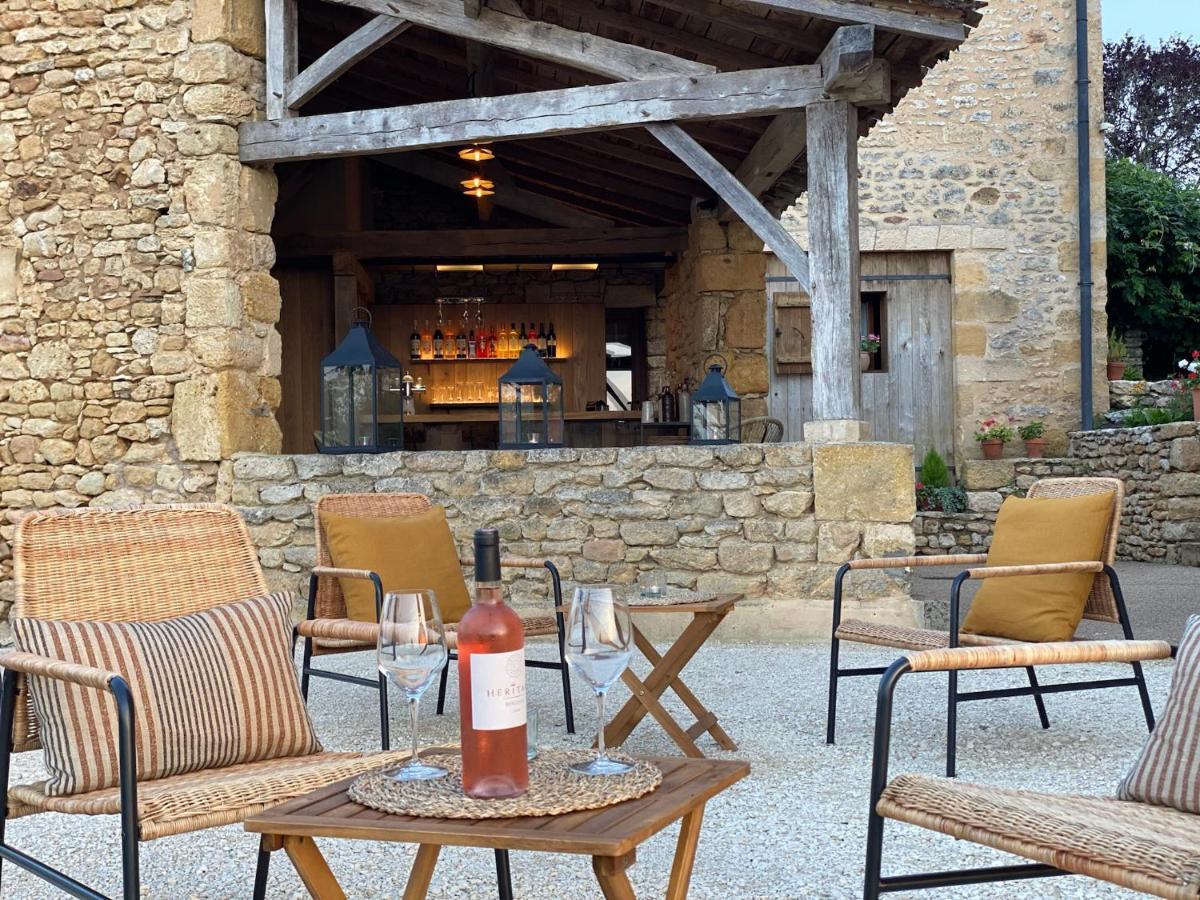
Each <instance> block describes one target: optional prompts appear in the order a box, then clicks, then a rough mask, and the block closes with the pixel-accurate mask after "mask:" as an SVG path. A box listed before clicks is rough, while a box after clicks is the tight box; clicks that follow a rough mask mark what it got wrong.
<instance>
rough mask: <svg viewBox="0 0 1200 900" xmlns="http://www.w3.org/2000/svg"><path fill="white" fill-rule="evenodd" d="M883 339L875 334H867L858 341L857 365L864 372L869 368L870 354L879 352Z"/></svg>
mask: <svg viewBox="0 0 1200 900" xmlns="http://www.w3.org/2000/svg"><path fill="white" fill-rule="evenodd" d="M881 346H883V341H882V339H881V338H880V337H879V335H877V334H868V335H867V336H866V337H865V338H863V339H862V340H860V341H859V342H858V365H859V367H860V368H861V369H862V370H863V371H864V372H865V371H867V369H869V368H871V356H872V355H873V354H875V353H878V352H879V348H880V347H881Z"/></svg>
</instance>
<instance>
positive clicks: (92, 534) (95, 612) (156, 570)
mask: <svg viewBox="0 0 1200 900" xmlns="http://www.w3.org/2000/svg"><path fill="white" fill-rule="evenodd" d="M13 577H14V581H15V583H16V599H15V601H14V603H13V608H12V614H13V615H14V616H25V617H29V618H38V619H67V620H93V621H106V622H152V621H156V620H159V619H169V618H172V617H173V616H182V615H187V614H188V613H194V612H199V611H201V610H205V609H211V608H212V607H214V606H220V605H221V604H224V603H232V602H234V601H236V600H244V599H246V598H248V597H256V596H261V595H262V594H265V593H267V591H268V588H267V583H266V580H265V579H264V578H263V572H262V567H261V566H260V565H259V562H258V553H257V551H255V549H254V544H253V543H252V542H251V540H250V533H249V531H248V530H247V529H246V523H245V522H244V521H243V520H242V517H241V516H240V515H238V513H237V511H236V510H234V509H232V508H230V507H228V506H221V505H219V504H197V505H187V506H184V505H179V506H145V507H139V508H135V509H123V510H109V509H81V510H66V511H63V510H59V511H53V512H37V513H32V514H30V515H28V516H25V517H24V518H23V519H22V520H21V521H20V523H19V524H18V525H17V530H16V535H15V537H14V539H13ZM22 692H23V693H24V686H23V685H22ZM24 699H25V701H26V702H24V703H18V704H17V721H16V723H14V729H13V739H14V743H15V748H14V749H17V750H33V749H36V748H38V747H39V746H40V744H39V743H38V740H37V721H36V717H35V716H34V715H33V707H32V704H31V703H29V702H28V695H26V697H25V698H24Z"/></svg>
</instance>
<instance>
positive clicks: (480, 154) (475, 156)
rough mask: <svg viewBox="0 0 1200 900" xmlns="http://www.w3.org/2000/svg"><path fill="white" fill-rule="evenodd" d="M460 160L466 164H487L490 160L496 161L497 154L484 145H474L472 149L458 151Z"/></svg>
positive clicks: (464, 148) (465, 148)
mask: <svg viewBox="0 0 1200 900" xmlns="http://www.w3.org/2000/svg"><path fill="white" fill-rule="evenodd" d="M458 158H459V159H461V160H464V161H466V162H474V163H481V162H487V161H488V160H489V159H495V158H496V154H495V152H494V151H493V150H492V148H491V147H487V146H484V145H483V144H472V145H471V146H470V147H463V148H462V149H461V150H459V151H458Z"/></svg>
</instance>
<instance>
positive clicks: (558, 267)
mask: <svg viewBox="0 0 1200 900" xmlns="http://www.w3.org/2000/svg"><path fill="white" fill-rule="evenodd" d="M599 268H600V263H594V262H590V263H582V262H581V263H552V264H551V265H550V271H551V272H595V271H596V270H597V269H599Z"/></svg>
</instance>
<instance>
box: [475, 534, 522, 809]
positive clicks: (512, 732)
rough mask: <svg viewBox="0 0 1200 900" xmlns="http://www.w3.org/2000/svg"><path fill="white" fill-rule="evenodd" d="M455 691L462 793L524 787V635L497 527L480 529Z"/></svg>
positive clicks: (513, 792)
mask: <svg viewBox="0 0 1200 900" xmlns="http://www.w3.org/2000/svg"><path fill="white" fill-rule="evenodd" d="M458 698H459V699H458V709H459V717H460V732H459V734H460V740H461V742H462V781H463V792H464V793H465V794H466V795H467V796H468V797H481V798H487V799H494V798H499V797H519V796H520V795H521V794H524V793H525V792H526V791H527V790H528V789H529V763H528V761H527V759H526V755H525V754H526V734H525V637H524V632H523V630H522V628H521V619H520V617H519V616H518V615H517V614H516V612H514V611H513V609H512V607H511V606H509V605H508V604H506V603H505V602H504V589H503V586H502V585H501V583H500V535H499V533H498V532H497V531H496V529H494V528H481V529H480V530H478V531H476V532H475V600H474V603H473V604H472V606H471V608H470V609H469V610H468V611H467V613H466V615H464V616H463V618H462V621H461V622H460V623H459V625H458Z"/></svg>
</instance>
